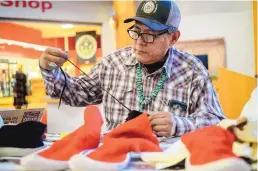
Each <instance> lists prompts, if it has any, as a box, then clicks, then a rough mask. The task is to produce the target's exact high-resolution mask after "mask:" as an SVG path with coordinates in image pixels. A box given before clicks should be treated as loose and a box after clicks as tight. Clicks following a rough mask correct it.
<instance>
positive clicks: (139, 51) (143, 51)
mask: <svg viewBox="0 0 258 171" xmlns="http://www.w3.org/2000/svg"><path fill="white" fill-rule="evenodd" d="M136 51H138V52H140V53H146V52H144V51H141V50H138V49H136Z"/></svg>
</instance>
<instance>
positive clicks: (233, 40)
mask: <svg viewBox="0 0 258 171" xmlns="http://www.w3.org/2000/svg"><path fill="white" fill-rule="evenodd" d="M180 31H181V37H180V40H199V39H212V38H224V40H225V43H226V68H228V69H230V70H233V71H235V72H239V73H243V74H246V75H249V76H254V73H255V71H254V40H253V38H254V37H253V21H252V11H251V10H250V11H244V12H231V13H225V12H224V13H213V14H202V15H196V16H194V15H192V16H183V17H182V20H181V25H180Z"/></svg>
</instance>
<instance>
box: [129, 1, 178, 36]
mask: <svg viewBox="0 0 258 171" xmlns="http://www.w3.org/2000/svg"><path fill="white" fill-rule="evenodd" d="M180 20H181V13H180V10H179V8H178V6H177V5H176V4H175V3H174V2H173V1H171V0H167V1H156V0H147V1H142V2H141V3H140V5H139V6H138V8H137V11H136V15H135V17H133V18H128V19H126V20H124V23H129V22H132V21H138V22H140V23H142V24H144V25H146V26H147V27H148V28H150V29H151V30H154V31H162V30H168V31H169V32H173V31H175V30H177V29H178V27H179V23H180Z"/></svg>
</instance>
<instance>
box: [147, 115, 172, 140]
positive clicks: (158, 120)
mask: <svg viewBox="0 0 258 171" xmlns="http://www.w3.org/2000/svg"><path fill="white" fill-rule="evenodd" d="M149 119H150V123H151V126H152V129H153V131H154V133H155V134H156V135H158V136H165V137H169V136H171V135H172V133H174V130H173V129H175V123H173V118H172V116H171V113H169V112H157V113H155V114H151V115H150V116H149Z"/></svg>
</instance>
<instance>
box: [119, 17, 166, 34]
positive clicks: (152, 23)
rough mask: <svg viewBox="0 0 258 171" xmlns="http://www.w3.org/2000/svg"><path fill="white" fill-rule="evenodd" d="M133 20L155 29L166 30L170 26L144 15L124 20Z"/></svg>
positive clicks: (128, 21) (125, 21) (127, 21)
mask: <svg viewBox="0 0 258 171" xmlns="http://www.w3.org/2000/svg"><path fill="white" fill-rule="evenodd" d="M132 21H138V22H140V23H142V24H144V25H145V26H147V27H148V28H150V29H151V30H154V31H162V30H166V29H168V28H169V26H167V25H165V24H161V23H159V22H157V21H155V20H151V19H147V18H143V17H133V18H128V19H126V20H124V23H130V22H132Z"/></svg>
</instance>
